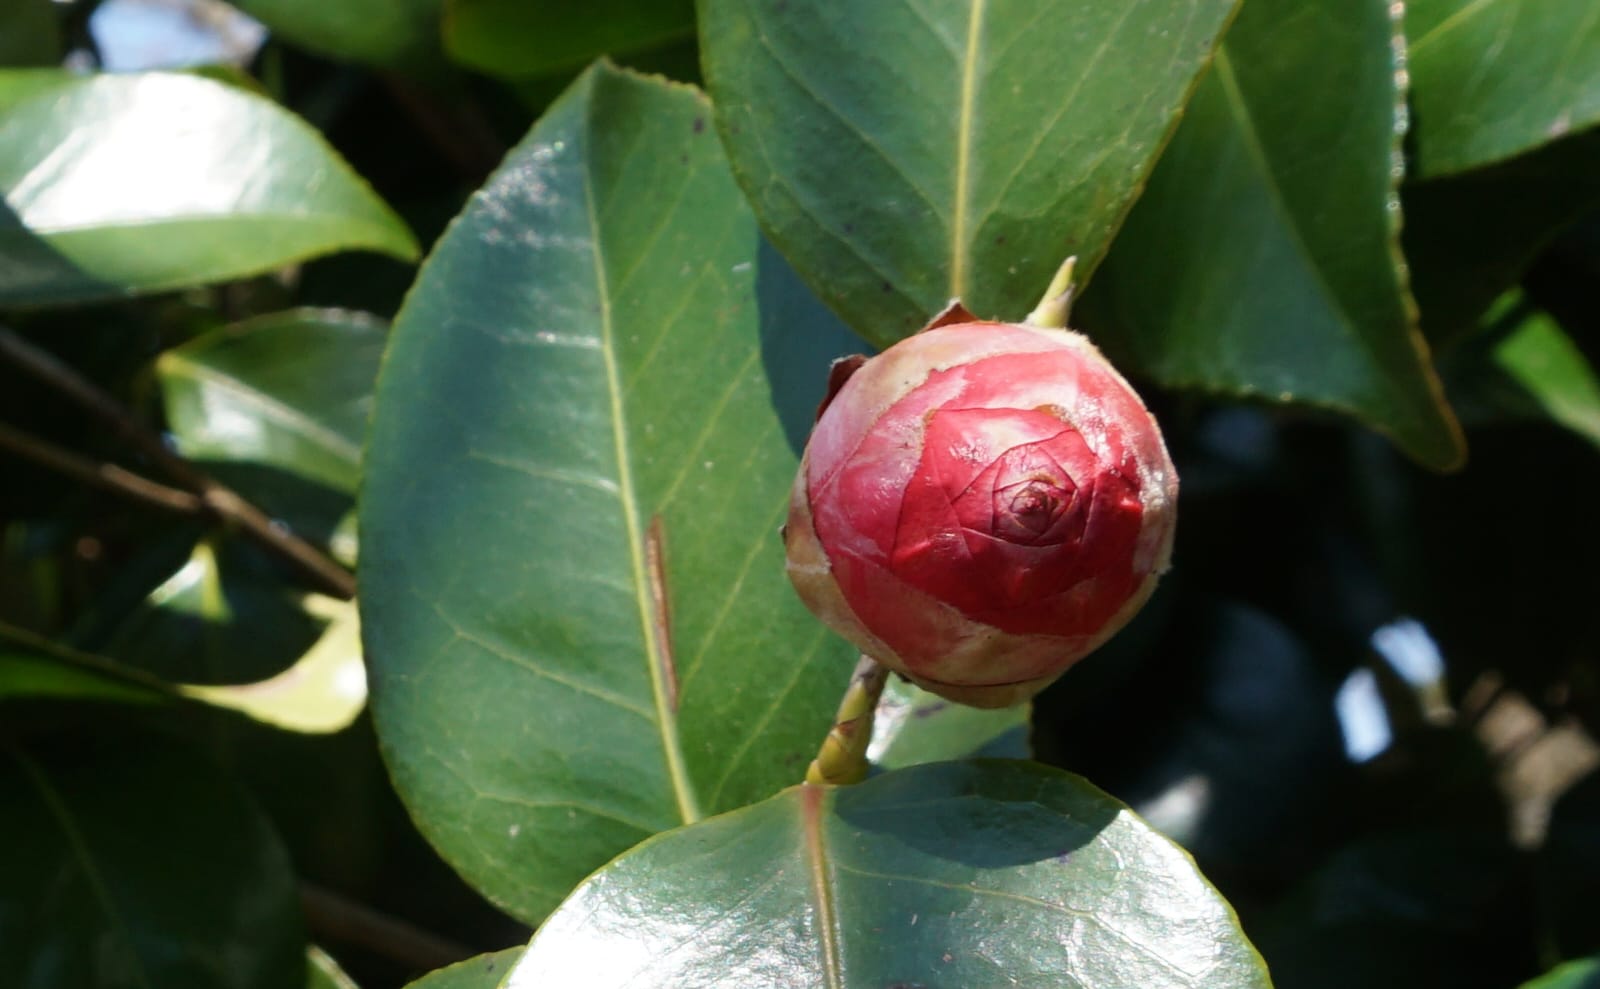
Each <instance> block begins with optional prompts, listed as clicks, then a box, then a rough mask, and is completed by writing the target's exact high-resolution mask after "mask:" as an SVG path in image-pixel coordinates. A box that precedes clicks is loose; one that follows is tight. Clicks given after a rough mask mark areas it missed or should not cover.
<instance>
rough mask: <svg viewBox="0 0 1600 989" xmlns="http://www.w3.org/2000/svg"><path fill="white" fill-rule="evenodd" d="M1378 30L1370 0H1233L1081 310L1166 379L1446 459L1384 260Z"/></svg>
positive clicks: (1447, 441)
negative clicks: (1253, 399) (1289, 407)
mask: <svg viewBox="0 0 1600 989" xmlns="http://www.w3.org/2000/svg"><path fill="white" fill-rule="evenodd" d="M1396 30H1397V26H1396V25H1395V24H1394V23H1393V22H1392V21H1391V18H1390V12H1389V5H1388V4H1386V3H1383V2H1380V0H1359V2H1356V3H1351V2H1348V0H1311V2H1299V0H1252V2H1251V3H1249V4H1246V5H1245V8H1244V11H1243V13H1242V14H1241V15H1240V17H1239V20H1238V22H1237V23H1236V24H1234V26H1233V28H1232V30H1230V31H1229V33H1228V38H1227V41H1226V43H1225V44H1224V45H1223V47H1222V49H1221V50H1220V52H1219V54H1218V56H1217V59H1216V63H1215V65H1214V66H1213V70H1212V72H1211V73H1210V74H1209V75H1207V76H1206V78H1205V79H1204V81H1203V82H1202V83H1201V85H1200V88H1199V89H1198V90H1197V91H1196V93H1195V96H1194V99H1193V100H1191V101H1190V103H1189V106H1188V109H1187V111H1186V112H1185V116H1184V121H1183V124H1182V126H1180V127H1179V128H1178V133H1177V134H1176V135H1175V136H1174V137H1173V140H1172V144H1171V145H1170V146H1169V147H1168V149H1167V152H1166V154H1165V155H1164V156H1163V157H1162V159H1161V163H1160V164H1159V165H1158V166H1157V167H1156V170H1155V172H1154V174H1152V175H1151V177H1150V185H1149V188H1148V189H1147V190H1146V191H1145V194H1144V196H1143V198H1141V199H1140V200H1139V204H1138V205H1137V206H1136V207H1135V208H1134V210H1133V212H1132V213H1131V214H1130V215H1129V217H1128V222H1127V224H1126V225H1125V226H1124V227H1123V230H1122V234H1121V235H1120V236H1119V237H1118V239H1117V243H1116V247H1115V249H1114V250H1113V251H1112V253H1111V256H1110V257H1109V258H1108V259H1107V261H1106V264H1105V267H1104V268H1103V269H1102V270H1101V272H1100V274H1099V276H1098V277H1096V278H1095V280H1094V282H1093V284H1092V285H1091V286H1090V287H1089V290H1088V292H1087V294H1086V295H1085V297H1084V299H1083V301H1082V304H1081V306H1080V307H1079V314H1080V316H1081V317H1082V319H1083V320H1084V322H1085V323H1086V324H1087V325H1088V326H1089V328H1090V329H1091V331H1092V332H1093V334H1094V336H1095V339H1096V340H1097V342H1100V343H1101V344H1102V345H1103V346H1104V347H1106V348H1107V349H1108V350H1109V351H1110V352H1111V354H1112V356H1113V358H1114V359H1121V360H1124V361H1126V362H1127V363H1129V364H1131V365H1132V366H1133V367H1135V368H1136V369H1138V370H1140V371H1142V372H1144V373H1145V374H1148V375H1150V376H1151V377H1154V378H1156V379H1157V380H1159V381H1161V382H1162V383H1164V384H1168V385H1172V386H1178V387H1191V388H1198V389H1203V390H1207V391H1214V392H1226V393H1230V394H1234V395H1253V396H1260V397H1263V398H1268V399H1274V400H1278V401H1297V402H1304V403H1308V404H1311V405H1317V406H1323V407H1328V408H1333V409H1337V410H1340V411H1343V412H1346V413H1348V414H1351V415H1354V416H1356V417H1358V418H1360V419H1361V420H1363V421H1364V422H1366V423H1367V424H1368V425H1370V426H1372V427H1373V428H1375V429H1377V430H1379V431H1381V432H1383V433H1385V434H1387V435H1389V436H1390V437H1392V438H1393V439H1394V440H1395V441H1396V442H1397V443H1398V444H1399V445H1400V446H1401V447H1402V448H1403V449H1405V450H1406V451H1407V452H1408V453H1409V454H1411V455H1412V456H1413V457H1415V458H1416V459H1418V460H1420V461H1422V462H1423V463H1426V464H1428V465H1430V466H1433V467H1435V468H1449V467H1453V466H1455V465H1457V464H1459V463H1460V462H1461V460H1462V458H1463V456H1464V453H1465V448H1464V446H1463V442H1462V438H1461V435H1460V429H1459V427H1458V426H1457V425H1456V423H1455V420H1454V418H1453V417H1452V415H1451V413H1450V410H1449V409H1448V408H1447V407H1446V406H1445V404H1444V401H1443V397H1442V395H1441V393H1440V387H1439V384H1438V380H1437V378H1436V377H1435V375H1434V372H1433V369H1432V367H1431V365H1430V364H1429V362H1428V358H1427V354H1426V350H1425V347H1424V345H1423V343H1422V339H1421V336H1420V334H1418V332H1417V328H1416V317H1415V312H1414V310H1413V307H1412V306H1411V303H1410V300H1409V298H1408V297H1407V293H1406V288H1405V284H1404V282H1403V279H1402V277H1401V275H1400V272H1399V268H1398V266H1397V261H1398V244H1397V229H1398V227H1397V224H1398V219H1399V214H1398V210H1399V203H1398V200H1397V198H1396V193H1395V190H1396V185H1397V181H1398V178H1399V174H1400V173H1399V169H1400V152H1399V148H1398V147H1397V138H1396V133H1397V127H1398V126H1399V125H1400V122H1401V121H1403V119H1404V108H1403V107H1402V106H1401V105H1400V102H1399V99H1400V97H1399V94H1398V92H1397V91H1396V89H1395V72H1396V69H1397V63H1396V52H1395V47H1396V45H1397V44H1398V36H1397V34H1396ZM1307 93H1316V94H1317V98H1316V99H1314V100H1308V99H1306V98H1305V94H1307Z"/></svg>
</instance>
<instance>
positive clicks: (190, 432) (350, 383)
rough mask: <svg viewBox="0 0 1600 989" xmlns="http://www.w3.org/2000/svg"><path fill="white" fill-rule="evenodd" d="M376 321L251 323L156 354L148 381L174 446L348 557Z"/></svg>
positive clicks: (277, 319)
mask: <svg viewBox="0 0 1600 989" xmlns="http://www.w3.org/2000/svg"><path fill="white" fill-rule="evenodd" d="M387 340H388V332H387V329H386V327H385V326H384V324H383V323H382V322H381V321H379V320H377V319H374V318H373V317H371V316H368V315H366V314H365V313H354V312H345V311H342V310H334V309H295V310H290V311H288V312H282V313H273V314H271V315H267V316H259V317H256V318H254V319H250V320H246V321H244V322H242V323H238V324H235V325H233V326H228V327H225V328H223V329H220V330H216V331H213V332H211V333H208V334H205V335H203V336H200V337H197V338H196V339H194V340H191V341H189V342H188V343H185V344H183V345H182V346H179V347H175V348H173V349H171V350H168V351H167V352H166V353H164V354H162V355H161V357H160V359H159V360H157V361H156V376H157V379H158V380H159V381H160V383H161V394H162V398H163V400H164V402H165V404H166V413H167V422H168V425H169V427H170V429H171V430H172V434H173V436H174V438H175V439H176V440H177V442H178V449H179V450H180V451H181V452H182V453H183V455H184V456H186V457H188V458H190V459H191V460H197V461H202V462H204V464H205V466H206V468H207V470H209V471H211V472H213V473H215V474H216V475H217V476H218V477H219V478H220V479H221V480H223V481H224V482H225V483H227V484H229V485H231V486H233V487H234V488H235V490H237V491H238V492H239V493H240V494H242V495H244V496H245V497H246V498H247V499H249V500H250V501H251V502H253V503H255V504H257V505H259V506H261V507H262V508H263V509H264V510H265V511H267V512H268V513H269V514H271V515H273V516H274V517H275V518H279V519H282V520H284V521H285V522H286V523H287V524H288V525H289V526H290V528H291V529H294V530H296V531H297V532H300V533H303V534H304V535H306V536H307V537H308V538H311V539H314V540H316V541H319V542H324V543H330V544H332V545H333V547H334V548H335V549H336V550H338V551H339V552H340V553H341V555H343V556H344V557H346V558H353V557H354V556H355V540H354V532H353V530H350V529H348V528H347V529H346V530H345V531H344V532H343V533H341V531H340V524H341V522H342V521H343V520H344V519H345V518H346V516H347V515H348V514H349V512H350V511H351V509H352V508H353V507H354V502H355V493H356V485H357V483H358V482H359V481H360V478H361V445H362V443H363V442H364V440H365V438H366V429H367V419H368V417H369V416H370V414H371V411H372V391H373V386H374V383H375V382H376V380H377V377H378V362H379V361H380V360H381V359H382V357H383V347H384V344H385V343H386V342H387Z"/></svg>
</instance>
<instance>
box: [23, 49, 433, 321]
mask: <svg viewBox="0 0 1600 989" xmlns="http://www.w3.org/2000/svg"><path fill="white" fill-rule="evenodd" d="M16 71H22V70H16ZM42 71H47V70H42ZM0 85H3V84H0ZM241 148H248V149H250V153H249V154H241V152H240V149H241ZM0 196H3V199H4V206H3V208H0V259H3V260H4V262H5V263H4V264H3V265H0V304H5V305H37V304H47V303H64V302H79V301H83V300H86V299H96V298H106V297H112V296H119V295H129V294H136V293H141V292H154V291H160V290H163V289H171V288H178V287H182V286H187V285H198V284H203V283H206V282H214V281H222V280H225V279H230V278H240V277H243V276H246V275H254V274H259V273H261V272H264V271H269V270H271V269H273V268H276V267H280V266H282V265H286V264H291V263H293V262H296V261H301V260H304V259H306V258H309V257H314V256H316V255H320V254H327V253H329V252H332V251H339V250H349V249H365V250H374V251H381V252H384V253H387V254H392V255H394V256H395V257H398V258H403V259H409V258H411V257H413V256H415V254H416V251H417V247H416V242H415V241H414V240H413V239H412V237H411V233H410V232H409V231H408V230H407V229H406V227H405V224H404V223H403V222H402V221H401V220H400V219H399V218H398V217H397V216H395V215H394V213H393V212H391V211H390V210H389V208H388V207H387V206H385V205H384V204H383V202H382V201H381V200H379V199H378V198H377V196H376V195H374V194H373V192H372V190H371V189H370V188H369V187H368V186H367V184H366V183H365V182H364V181H362V179H361V178H360V177H359V176H358V175H356V174H355V173H354V172H353V171H351V170H350V167H349V166H348V165H346V164H345V163H344V162H343V161H342V160H341V159H340V158H339V156H338V155H337V154H336V153H335V152H334V151H333V150H332V149H331V148H330V147H328V145H327V144H326V143H325V142H324V141H323V140H322V138H321V137H320V136H319V135H318V134H317V133H316V132H315V131H314V130H312V129H311V127H309V126H308V125H307V124H306V123H305V122H304V121H301V120H300V119H299V118H297V117H295V116H293V115H292V114H290V113H288V112H287V111H285V110H284V109H282V108H281V107H279V106H277V105H276V104H274V103H272V102H270V101H268V100H266V99H263V98H261V97H259V96H255V95H253V94H251V93H248V92H245V91H244V90H240V89H237V88H235V87H232V86H227V85H224V84H222V83H219V82H216V81H213V80H210V79H204V78H201V77H199V76H195V75H186V74H182V73H165V72H151V73H132V74H127V75H98V76H87V77H79V78H75V79H73V80H72V81H71V82H70V83H68V84H51V85H50V86H48V87H47V88H46V89H45V91H43V92H40V93H36V94H35V95H33V96H32V97H30V98H26V99H22V100H20V101H18V102H16V103H12V104H10V105H8V106H5V107H4V108H3V110H0Z"/></svg>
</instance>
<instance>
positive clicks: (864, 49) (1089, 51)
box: [700, 0, 1235, 347]
mask: <svg viewBox="0 0 1600 989" xmlns="http://www.w3.org/2000/svg"><path fill="white" fill-rule="evenodd" d="M1234 6H1235V4H1234V3H1233V0H1176V2H1173V0H1162V2H1156V0H1098V2H1094V3H1078V4H1070V5H1066V6H1063V5H1061V4H1059V3H1053V2H1051V0H1019V2H1011V3H1004V4H1000V3H988V2H986V0H976V2H957V0H937V2H931V3H929V2H922V0H883V2H875V3H870V4H866V3H855V4H847V3H838V2H834V3H778V4H773V3H765V2H757V0H709V2H705V3H702V4H701V6H700V36H701V44H702V46H703V48H704V52H705V70H706V82H707V84H708V86H709V88H710V90H711V94H712V97H713V99H714V101H715V103H716V107H717V117H718V127H719V129H720V130H721V132H722V136H723V139H724V142H725V143H726V145H727V147H728V150H729V156H730V158H731V159H732V162H733V168H734V173H735V174H736V175H737V176H738V178H739V182H740V185H741V186H743V188H744V190H745V192H746V194H747V195H748V196H749V197H750V202H751V205H752V206H753V207H754V208H755V211H756V214H757V216H758V217H759V218H760V220H761V224H762V227H763V228H764V229H765V230H766V231H767V232H768V233H769V234H770V235H771V236H772V238H773V240H774V241H775V242H776V244H777V246H778V247H779V249H781V250H782V251H783V253H784V255H785V256H786V257H788V258H789V259H790V260H791V261H793V262H794V264H795V267H796V268H797V269H798V270H799V272H800V274H801V276H802V277H803V278H804V279H805V280H806V282H807V283H808V284H810V285H811V287H812V288H813V289H815V290H816V291H817V293H818V294H819V295H821V296H822V298H823V299H824V301H826V302H827V303H828V304H829V305H830V306H831V307H832V308H833V309H834V310H835V311H837V312H839V313H840V314H841V315H843V316H844V318H845V321H846V322H847V323H849V324H850V326H851V327H852V328H853V329H855V330H856V331H857V332H858V333H860V334H861V335H862V336H863V337H865V338H867V339H868V340H870V341H871V342H872V343H874V344H876V345H878V346H880V347H882V346H887V345H888V344H890V343H893V342H894V341H896V340H899V339H901V338H903V337H906V336H909V335H910V334H911V333H913V332H914V331H916V330H917V329H918V328H919V327H921V326H922V325H923V323H925V322H926V321H927V319H928V317H929V316H931V315H933V314H934V313H936V312H938V311H939V310H941V309H943V308H944V306H945V304H946V303H947V302H948V301H949V300H950V299H951V298H952V297H955V296H959V297H961V298H962V299H963V300H964V301H965V302H966V303H967V306H968V308H969V309H971V310H972V311H973V312H975V313H977V314H979V315H982V316H996V315H998V316H1005V317H1009V318H1013V319H1015V318H1020V317H1022V316H1023V315H1024V314H1026V313H1027V312H1028V311H1029V310H1030V309H1031V308H1032V307H1033V304H1034V303H1035V302H1036V301H1038V296H1039V293H1040V292H1042V291H1043V290H1044V288H1045V286H1046V284H1047V283H1048V282H1049V281H1050V276H1051V275H1052V274H1054V272H1055V270H1056V267H1057V266H1058V265H1059V264H1060V263H1061V260H1062V259H1063V258H1064V257H1066V256H1067V255H1068V254H1075V255H1077V256H1078V259H1079V265H1080V267H1079V270H1080V271H1081V272H1084V273H1087V272H1090V271H1092V270H1093V269H1094V267H1095V265H1096V264H1097V262H1098V261H1099V260H1100V258H1101V256H1102V255H1103V254H1104V253H1105V250H1106V246H1107V244H1108V243H1109V241H1110V239H1111V237H1112V235H1113V234H1114V233H1115V231H1116V229H1117V226H1118V225H1119V223H1120V221H1121V219H1122V217H1123V215H1124V213H1125V212H1126V211H1127V208H1128V206H1129V204H1130V203H1131V202H1132V200H1133V198H1134V197H1135V196H1136V195H1137V193H1138V189H1139V185H1140V183H1141V181H1142V179H1143V178H1144V176H1145V175H1146V174H1147V172H1148V169H1149V168H1150V166H1151V165H1152V164H1153V163H1154V161H1155V158H1156V156H1157V155H1158V154H1159V153H1160V150H1161V146H1162V144H1163V142H1164V141H1165V139H1166V136H1167V134H1168V132H1169V130H1170V128H1171V126H1172V124H1173V123H1174V121H1175V119H1176V117H1177V114H1178V112H1179V110H1180V109H1181V107H1182V106H1183V103H1184V100H1185V98H1186V97H1187V96H1188V94H1189V91H1190V89H1191V87H1192V86H1193V84H1194V79H1195V76H1196V74H1197V73H1198V72H1199V71H1200V70H1201V68H1202V67H1203V66H1204V65H1205V63H1206V60H1207V59H1208V58H1209V57H1210V54H1211V49H1212V46H1213V44H1214V43H1215V41H1216V39H1217V37H1218V35H1219V34H1220V33H1221V31H1222V29H1223V27H1224V25H1225V24H1226V23H1227V20H1228V18H1229V17H1230V16H1231V15H1232V12H1233V8H1234Z"/></svg>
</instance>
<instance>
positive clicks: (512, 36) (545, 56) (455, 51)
mask: <svg viewBox="0 0 1600 989" xmlns="http://www.w3.org/2000/svg"><path fill="white" fill-rule="evenodd" d="M693 36H694V0H589V2H588V3H584V4H561V3H527V2H526V0H448V2H447V3H446V5H445V19H444V44H445V50H446V51H448V52H449V53H450V56H451V57H452V58H454V59H456V60H457V61H459V62H461V63H463V64H465V65H470V66H472V67H473V68H475V69H481V70H483V71H485V72H492V73H494V74H496V75H502V76H508V77H512V78H516V77H528V76H539V75H546V74H549V73H551V72H559V71H560V70H562V69H572V68H576V67H578V66H581V65H583V63H585V62H588V61H590V60H591V59H593V58H595V57H596V56H597V55H605V54H613V55H624V54H627V53H630V52H637V51H640V50H643V49H648V48H656V47H659V46H661V45H665V44H668V43H671V42H674V41H679V40H682V39H684V38H691V37H693Z"/></svg>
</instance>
